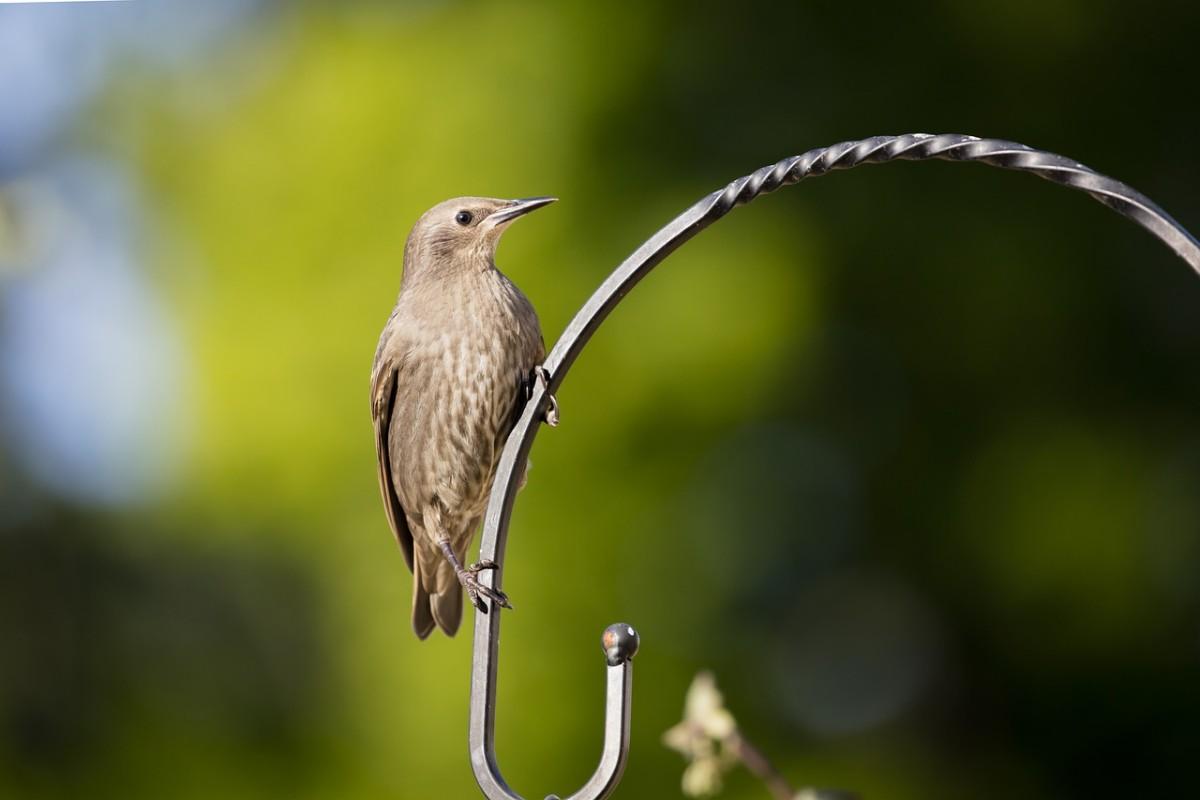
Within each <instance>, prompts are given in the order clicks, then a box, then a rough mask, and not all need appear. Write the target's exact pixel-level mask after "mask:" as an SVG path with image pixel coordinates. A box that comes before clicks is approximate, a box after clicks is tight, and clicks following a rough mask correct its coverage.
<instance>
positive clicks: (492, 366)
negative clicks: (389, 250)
mask: <svg viewBox="0 0 1200 800" xmlns="http://www.w3.org/2000/svg"><path fill="white" fill-rule="evenodd" d="M555 200H556V198H553V197H528V198H522V199H518V200H504V199H495V198H488V197H459V198H455V199H452V200H447V201H445V202H442V203H439V204H438V205H436V206H434V207H433V208H431V209H429V210H428V211H426V212H425V213H424V214H423V215H422V216H421V217H420V219H418V220H417V222H416V224H415V225H414V226H413V228H412V231H411V232H410V233H409V235H408V239H407V241H406V243H405V246H404V264H403V273H402V277H401V281H400V292H399V295H398V296H397V299H396V305H395V308H394V309H393V310H392V313H391V316H389V317H388V320H387V323H386V324H385V325H384V328H383V332H382V333H381V334H380V337H379V344H378V347H377V348H376V350H375V359H374V362H373V363H372V367H371V417H372V420H373V423H374V428H375V452H376V456H377V461H378V467H379V470H378V477H379V489H380V493H381V495H382V498H383V506H384V511H385V512H386V514H387V520H388V524H389V526H390V527H391V529H392V533H393V534H394V535H395V538H396V541H397V542H398V543H399V545H400V550H401V552H402V553H403V555H404V560H405V563H406V564H407V565H408V567H409V569H410V570H411V571H412V573H413V592H412V597H413V609H412V626H413V631H414V632H415V633H416V635H417V637H418V638H419V639H425V638H426V637H428V636H429V634H430V633H431V632H432V631H433V630H434V627H435V626H436V627H438V628H440V629H441V630H442V631H443V632H444V633H445V634H446V635H448V636H453V635H454V634H455V632H456V631H457V630H458V626H459V623H460V621H461V620H462V608H463V603H462V595H463V592H464V591H465V592H466V594H467V596H468V597H469V598H470V600H471V603H472V604H473V605H474V606H475V607H476V608H478V609H479V610H480V611H481V612H483V613H488V601H490V602H491V603H492V604H493V605H494V606H500V607H503V608H512V604H511V602H510V601H509V599H508V596H507V595H505V594H504V593H503V592H501V591H499V590H497V589H493V588H491V587H488V586H484V585H483V584H482V583H480V581H479V574H480V573H481V572H484V571H486V570H494V569H497V568H498V565H497V564H496V563H495V562H493V561H481V562H479V563H476V564H473V565H471V566H463V564H464V563H465V562H466V556H467V550H468V548H469V547H470V544H471V541H472V540H473V539H474V534H475V530H476V529H477V528H478V526H479V522H480V520H481V519H482V517H483V513H484V511H485V509H486V508H487V501H488V496H489V494H490V493H491V488H492V481H493V478H494V477H495V472H496V465H497V464H498V462H499V460H500V453H501V450H502V449H503V447H504V442H505V440H506V439H507V437H508V434H509V433H510V432H511V431H512V428H513V426H514V424H515V422H516V419H517V416H518V415H519V414H520V412H521V410H522V409H523V407H524V402H525V400H527V399H528V397H529V396H530V393H531V391H532V387H533V385H534V381H537V380H543V381H546V382H548V379H549V378H548V373H546V372H545V368H544V367H543V366H542V362H543V360H544V359H545V357H546V349H545V342H544V340H543V338H542V332H541V325H540V323H539V321H538V317H537V313H536V311H535V310H534V307H533V304H532V303H531V302H530V301H529V299H528V298H527V297H526V296H525V295H524V294H523V293H522V292H521V290H520V289H518V288H517V286H516V285H515V284H514V283H513V282H512V281H511V280H509V279H508V277H507V276H505V275H504V273H502V272H500V270H499V269H498V268H497V267H496V259H495V256H496V247H497V245H498V244H499V241H500V237H501V235H502V234H503V233H504V231H505V230H506V229H507V228H508V226H509V225H510V224H511V223H512V222H513V220H515V219H518V218H519V217H522V216H524V215H525V214H528V213H529V212H531V211H534V210H536V209H539V208H542V207H544V206H546V205H549V204H550V203H552V202H554V201H555ZM551 400H552V399H551ZM551 408H554V409H556V408H557V406H556V405H552V406H551ZM546 421H547V422H550V423H551V424H554V422H555V421H556V420H555V419H553V418H550V417H547V418H546Z"/></svg>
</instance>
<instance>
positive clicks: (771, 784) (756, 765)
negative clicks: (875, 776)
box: [725, 731, 796, 800]
mask: <svg viewBox="0 0 1200 800" xmlns="http://www.w3.org/2000/svg"><path fill="white" fill-rule="evenodd" d="M725 744H726V746H727V747H729V749H730V750H731V751H732V752H733V754H734V755H736V756H737V757H738V759H739V760H740V761H741V762H742V763H743V764H745V765H746V769H748V770H750V771H751V772H753V773H754V774H755V775H756V776H758V778H759V779H761V780H762V782H763V783H765V784H766V785H767V788H768V789H770V790H771V794H772V795H774V796H775V798H776V800H792V799H793V798H794V797H795V796H796V790H795V789H793V788H792V785H791V784H790V783H788V782H787V778H785V777H783V775H781V774H780V773H779V770H777V769H775V765H774V764H772V763H771V761H770V760H769V759H768V758H767V757H766V756H765V755H763V752H762V751H761V750H759V749H758V748H757V747H755V746H754V745H752V744H751V743H750V742H749V741H748V740H747V739H746V737H744V736H742V734H741V732H739V731H734V732H733V734H732V735H730V736H729V738H728V739H726V740H725Z"/></svg>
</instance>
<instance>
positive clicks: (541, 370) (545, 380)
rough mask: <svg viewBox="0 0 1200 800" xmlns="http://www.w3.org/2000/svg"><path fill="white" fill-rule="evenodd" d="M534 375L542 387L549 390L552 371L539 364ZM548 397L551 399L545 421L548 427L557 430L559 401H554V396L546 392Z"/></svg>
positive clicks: (534, 369) (534, 370)
mask: <svg viewBox="0 0 1200 800" xmlns="http://www.w3.org/2000/svg"><path fill="white" fill-rule="evenodd" d="M533 374H534V375H535V376H536V377H537V379H538V380H539V381H541V382H542V386H543V387H545V388H546V389H547V390H549V388H550V371H549V370H547V369H546V368H545V367H544V366H542V365H541V364H539V365H538V366H536V367H534V368H533ZM546 397H547V398H548V399H549V405H547V406H546V416H545V417H544V419H545V421H546V424H547V425H549V426H550V427H551V428H556V427H558V401H557V400H555V399H554V395H552V394H550V392H549V391H547V392H546Z"/></svg>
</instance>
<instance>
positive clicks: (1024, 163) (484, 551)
mask: <svg viewBox="0 0 1200 800" xmlns="http://www.w3.org/2000/svg"><path fill="white" fill-rule="evenodd" d="M926 159H942V160H946V161H978V162H981V163H983V164H990V165H991V166H994V167H1002V168H1004V169H1014V170H1021V171H1024V172H1032V173H1033V174H1034V175H1037V176H1039V177H1042V178H1045V179H1047V180H1050V181H1054V182H1055V183H1061V184H1063V185H1064V186H1070V187H1072V188H1074V189H1079V190H1081V191H1084V192H1087V193H1088V194H1090V195H1091V196H1092V197H1094V198H1095V199H1097V200H1099V201H1100V202H1101V203H1103V204H1104V205H1106V206H1108V207H1109V208H1112V209H1113V210H1115V211H1117V212H1118V213H1120V214H1123V215H1124V216H1126V217H1129V218H1130V219H1132V220H1133V221H1134V222H1136V223H1138V224H1139V225H1141V226H1142V227H1143V228H1145V229H1146V230H1148V231H1149V232H1150V233H1152V234H1153V235H1154V236H1156V237H1157V238H1158V239H1159V240H1160V241H1162V242H1163V243H1164V244H1166V245H1167V246H1168V247H1170V248H1171V249H1172V250H1174V251H1175V253H1176V254H1177V255H1178V256H1179V257H1180V258H1182V259H1183V260H1184V261H1186V262H1187V263H1188V264H1190V265H1191V267H1192V269H1194V270H1196V272H1197V273H1200V242H1197V240H1196V238H1195V237H1194V236H1192V235H1191V234H1190V233H1188V232H1187V231H1186V230H1185V229H1184V228H1183V226H1182V225H1180V224H1179V223H1178V222H1176V221H1175V220H1173V219H1172V218H1171V217H1170V216H1169V215H1168V214H1167V213H1166V212H1165V211H1163V210H1162V209H1161V208H1159V207H1158V206H1157V205H1156V204H1155V203H1154V202H1153V201H1151V200H1150V199H1149V198H1148V197H1146V196H1145V195H1143V194H1141V193H1140V192H1137V191H1135V190H1134V189H1131V188H1130V187H1128V186H1126V185H1125V184H1123V183H1121V182H1119V181H1115V180H1113V179H1112V178H1108V177H1106V176H1104V175H1101V174H1099V173H1098V172H1095V171H1093V170H1091V169H1089V168H1087V167H1085V166H1083V165H1082V164H1080V163H1079V162H1077V161H1072V160H1071V159H1069V158H1064V157H1063V156H1058V155H1054V154H1053V153H1047V152H1044V151H1041V150H1034V149H1033V148H1031V147H1026V146H1025V145H1023V144H1016V143H1015V142H1006V141H1001V140H997V139H979V138H977V137H974V136H962V135H958V134H942V135H938V136H933V135H930V134H925V133H913V134H907V135H904V136H876V137H873V138H870V139H863V140H860V141H854V142H842V143H841V144H835V145H833V146H832V147H826V148H820V149H817V150H810V151H808V152H807V153H804V154H803V155H799V156H793V157H791V158H786V159H784V160H783V161H780V162H779V163H777V164H773V165H771V166H767V167H763V168H762V169H760V170H758V171H757V172H754V173H752V174H750V175H747V176H745V177H742V178H738V179H737V180H735V181H733V182H732V183H730V184H729V185H728V186H726V187H725V188H723V189H720V190H718V191H716V192H713V193H712V194H710V195H708V196H707V197H704V198H703V199H701V200H700V201H699V202H697V203H696V204H695V205H693V206H692V207H691V208H689V209H687V210H686V211H684V212H683V213H682V214H680V215H679V216H678V217H676V218H675V219H673V220H672V221H671V222H670V223H668V224H667V225H666V227H664V228H662V229H661V230H659V231H658V233H656V234H654V235H653V236H651V237H650V238H649V239H648V240H647V241H646V242H645V243H644V244H642V246H641V247H639V248H638V249H637V250H635V251H634V252H633V254H632V255H630V256H629V257H628V258H626V259H625V261H623V262H622V263H621V265H620V266H618V267H617V268H616V270H614V271H613V273H612V274H611V275H609V276H608V278H607V279H606V280H605V281H604V283H602V284H601V285H600V288H598V289H597V290H596V292H595V293H594V294H593V295H592V296H591V298H589V299H588V301H587V303H585V304H584V306H583V308H581V309H580V310H579V312H578V313H577V314H576V315H575V318H574V319H573V320H571V324H570V325H568V326H567V329H566V330H565V331H564V332H563V335H562V337H561V338H559V340H558V342H557V343H556V344H555V345H554V349H553V350H551V352H550V355H549V356H548V357H547V359H546V363H545V372H544V373H542V375H541V377H542V380H539V381H537V382H536V385H535V386H534V388H533V393H532V395H531V397H530V398H529V401H528V402H527V403H526V405H525V409H524V411H523V413H522V414H521V418H520V420H519V421H518V422H517V425H516V427H515V428H514V429H513V432H512V434H511V435H510V436H509V437H508V442H507V443H506V444H505V447H504V453H503V455H502V457H501V459H500V465H499V467H498V468H497V472H496V480H495V485H494V486H493V488H492V495H491V499H490V501H489V504H488V509H487V516H486V517H485V519H484V527H483V538H482V541H481V543H480V554H479V557H480V559H481V560H491V561H495V562H496V563H498V564H501V565H503V564H504V557H503V556H504V545H505V541H506V539H507V538H508V523H509V518H510V517H511V515H512V504H513V498H514V496H515V495H516V492H517V488H518V480H519V476H520V475H521V474H522V473H523V471H524V469H523V468H524V465H525V460H526V458H527V457H528V455H529V449H530V447H531V446H532V445H533V438H534V436H535V435H536V434H537V430H538V427H539V424H540V423H541V422H542V420H543V418H544V417H543V415H544V414H545V413H546V410H547V407H548V404H549V403H550V400H551V394H552V392H554V390H555V389H557V388H558V387H559V386H560V385H561V384H562V381H563V378H564V377H565V376H566V374H567V370H568V369H570V368H571V365H572V364H573V363H574V362H575V359H576V358H577V357H578V355H579V353H580V351H582V350H583V347H584V345H586V344H587V342H588V340H589V339H590V338H591V337H592V334H593V333H595V331H596V329H597V328H598V327H599V326H600V324H601V323H602V322H603V321H604V319H605V318H606V317H607V316H608V314H609V312H610V311H612V310H613V308H615V307H616V305H617V303H619V302H620V301H621V299H622V298H623V297H624V296H625V295H626V294H628V293H629V291H630V290H631V289H632V288H633V287H634V285H635V284H636V283H637V282H638V281H639V280H641V279H642V278H643V277H645V275H646V274H647V273H649V272H650V270H651V269H653V268H654V267H655V265H657V264H658V263H659V262H660V261H662V260H663V259H664V258H666V257H667V256H668V255H670V254H671V253H672V252H673V251H674V250H675V248H677V247H679V246H680V245H681V244H683V243H684V242H686V241H687V240H688V239H690V238H692V237H693V236H695V235H696V234H697V233H699V232H700V231H702V230H704V229H705V228H706V227H708V226H709V225H711V224H712V223H714V222H716V221H717V220H719V219H721V218H722V217H723V216H725V215H726V214H727V213H729V211H731V210H732V209H733V208H734V207H735V206H737V205H741V204H744V203H748V202H750V201H751V200H753V199H754V198H756V197H758V196H759V195H760V194H765V193H767V192H772V191H774V190H776V189H778V188H780V187H782V186H787V185H790V184H793V183H798V182H799V181H801V180H803V179H804V178H806V177H808V176H810V175H823V174H824V173H826V172H829V171H832V170H835V169H848V168H850V167H856V166H858V165H860V164H881V163H884V162H887V161H895V160H908V161H920V160H926ZM500 578H501V571H500V570H499V569H497V570H496V571H494V572H488V573H483V574H482V575H481V576H480V579H481V580H482V581H483V582H484V583H485V584H486V585H488V586H491V587H492V588H499V583H500ZM501 618H502V615H501V614H482V613H480V612H476V614H475V654H474V661H473V665H472V675H471V732H470V746H471V765H472V767H473V768H474V770H475V778H476V780H478V781H479V787H480V788H481V789H482V790H483V793H484V795H485V796H487V797H488V798H491V800H522V798H521V796H520V795H518V794H516V793H515V792H513V790H512V789H510V788H509V787H508V784H506V783H505V782H504V778H503V777H501V775H500V769H499V767H498V766H497V765H496V748H495V721H496V720H495V715H496V659H497V649H498V646H499V640H500V620H501ZM603 644H604V649H605V651H606V655H607V660H608V695H607V705H606V709H607V710H606V715H605V721H604V751H603V753H602V755H601V757H600V765H599V766H598V767H597V768H596V772H595V773H594V774H593V775H592V777H591V779H590V780H588V782H587V783H586V784H584V786H583V787H582V788H581V789H580V790H579V791H577V792H575V793H574V794H572V795H570V797H569V798H567V800H599V798H603V797H607V796H609V795H610V794H611V793H612V791H613V789H615V788H616V786H617V783H618V782H619V781H620V779H621V773H622V772H623V771H624V769H625V762H626V759H627V757H628V755H629V711H630V693H631V690H632V684H631V681H632V670H633V666H632V664H631V661H630V659H631V658H632V657H633V655H634V653H635V652H636V651H637V647H638V635H637V633H636V632H635V631H634V629H633V628H632V627H630V626H629V625H626V624H623V623H622V624H617V625H611V626H609V627H608V629H607V630H606V631H605V633H604V639H603ZM554 797H555V795H551V796H550V797H549V798H547V800H550V798H554Z"/></svg>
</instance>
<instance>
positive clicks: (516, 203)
mask: <svg viewBox="0 0 1200 800" xmlns="http://www.w3.org/2000/svg"><path fill="white" fill-rule="evenodd" d="M556 200H558V198H557V197H523V198H521V199H520V200H513V201H512V203H510V204H509V205H506V206H504V208H501V209H499V210H497V211H493V212H492V213H491V214H489V215H488V218H487V219H488V222H490V223H491V224H492V225H502V224H504V223H505V222H511V221H512V220H514V219H516V218H517V217H519V216H522V215H523V214H528V213H529V212H530V211H535V210H537V209H539V208H541V207H542V206H548V205H550V204H551V203H553V202H554V201H556Z"/></svg>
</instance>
